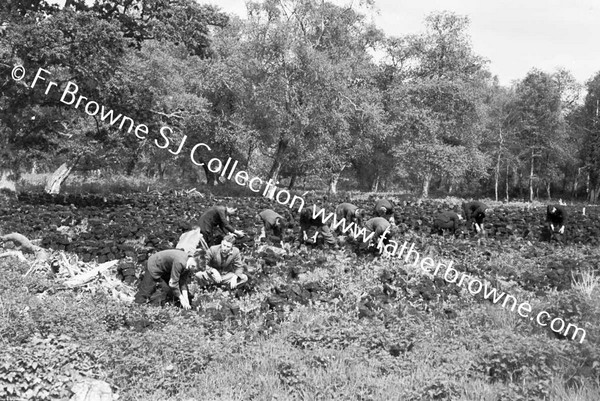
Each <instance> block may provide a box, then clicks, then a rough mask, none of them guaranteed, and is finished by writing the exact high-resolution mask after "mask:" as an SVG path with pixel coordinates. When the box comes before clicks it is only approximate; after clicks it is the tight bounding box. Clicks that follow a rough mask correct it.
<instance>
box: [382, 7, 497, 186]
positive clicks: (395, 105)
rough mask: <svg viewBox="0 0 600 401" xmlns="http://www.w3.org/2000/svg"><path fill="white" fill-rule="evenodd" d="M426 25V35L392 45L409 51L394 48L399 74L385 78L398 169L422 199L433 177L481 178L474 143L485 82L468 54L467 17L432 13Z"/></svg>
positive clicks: (477, 61)
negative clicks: (469, 175) (412, 181)
mask: <svg viewBox="0 0 600 401" xmlns="http://www.w3.org/2000/svg"><path fill="white" fill-rule="evenodd" d="M426 25H427V32H426V33H425V34H423V35H418V36H409V37H406V38H405V39H404V40H397V41H396V44H397V45H398V44H399V45H400V46H408V47H409V49H408V50H404V51H399V50H398V49H397V48H396V49H394V50H395V51H394V54H393V56H394V58H393V59H392V61H393V62H394V63H395V64H396V65H399V66H400V67H401V68H403V70H401V71H396V72H394V73H391V74H389V75H390V76H392V77H393V79H392V83H391V85H390V87H389V89H388V91H387V97H388V101H387V109H388V116H389V117H388V118H389V124H390V125H391V126H392V127H393V130H394V134H395V142H396V145H395V147H394V153H395V155H396V157H397V158H398V159H399V166H398V167H399V169H400V170H403V171H406V172H408V174H409V175H410V176H413V177H415V178H416V179H417V180H418V181H420V183H421V194H422V196H423V197H427V196H428V194H429V188H430V185H431V182H432V180H433V178H434V176H438V177H447V179H448V180H449V181H450V182H457V181H458V180H459V179H460V178H461V177H463V176H464V175H465V174H466V173H467V172H471V173H472V174H473V175H474V176H475V177H482V176H484V175H485V167H486V159H485V157H484V156H483V155H482V154H481V152H480V151H479V150H478V145H479V143H480V141H481V137H480V131H481V122H482V113H483V95H484V93H485V88H486V85H487V79H488V78H489V73H488V72H487V71H486V70H485V69H484V61H483V60H482V59H481V58H480V57H478V56H477V55H475V54H474V53H473V52H472V50H471V46H470V42H469V39H468V36H467V34H466V28H467V26H468V19H467V18H466V17H459V16H457V15H455V14H451V13H446V12H443V13H434V14H432V15H430V16H428V17H427V19H426ZM398 60H400V61H398ZM388 67H389V66H388Z"/></svg>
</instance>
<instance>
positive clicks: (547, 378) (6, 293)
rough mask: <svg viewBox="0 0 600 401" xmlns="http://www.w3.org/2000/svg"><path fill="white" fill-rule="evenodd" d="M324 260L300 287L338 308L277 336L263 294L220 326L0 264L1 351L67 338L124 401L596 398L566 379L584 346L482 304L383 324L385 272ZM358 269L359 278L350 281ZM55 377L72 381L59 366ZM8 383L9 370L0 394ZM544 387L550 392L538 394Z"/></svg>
mask: <svg viewBox="0 0 600 401" xmlns="http://www.w3.org/2000/svg"><path fill="white" fill-rule="evenodd" d="M326 256H327V259H328V260H327V262H325V264H324V265H323V266H320V267H315V268H314V269H312V270H311V271H309V272H307V273H306V274H305V275H304V276H301V278H300V282H311V281H318V282H322V283H331V285H332V290H334V289H338V290H339V291H340V293H341V295H340V299H341V301H340V302H339V303H330V302H318V301H317V302H313V303H312V305H306V306H300V305H298V306H296V307H295V308H293V309H289V308H286V311H284V312H282V313H283V315H282V316H283V320H282V321H281V322H280V324H277V325H275V326H274V329H273V330H267V329H265V323H266V322H267V319H266V316H267V313H265V312H264V311H262V312H261V310H262V309H261V307H260V305H261V303H262V302H263V301H264V299H265V298H266V296H267V295H268V294H265V293H258V294H255V295H252V296H249V297H245V298H242V299H240V300H236V299H229V298H228V295H227V293H220V292H217V293H213V295H212V296H211V297H212V298H213V302H212V303H205V304H203V305H202V307H201V310H204V311H205V310H207V309H208V308H209V307H211V306H214V305H216V304H218V303H219V302H220V301H219V299H221V298H222V299H229V301H228V302H234V303H237V304H238V305H239V306H240V309H241V310H242V312H243V313H242V315H243V316H241V317H240V318H239V319H233V320H225V321H214V320H211V319H210V318H208V317H205V316H203V315H199V314H197V313H193V312H185V311H182V310H179V309H175V308H170V307H166V308H164V309H161V308H152V307H140V306H127V305H124V304H121V303H118V302H116V301H113V300H112V299H110V298H107V297H106V296H104V295H103V294H102V293H96V294H93V293H92V292H89V291H79V292H72V291H58V292H55V293H52V292H50V293H49V292H45V293H44V294H43V295H41V294H36V293H35V290H33V289H34V288H39V286H40V285H43V286H50V287H51V286H52V285H53V284H52V281H48V280H47V279H46V278H45V277H43V276H40V275H38V276H34V277H23V273H24V271H25V270H26V268H27V266H25V265H23V264H21V263H19V262H17V261H16V260H12V259H2V260H0V268H1V269H2V270H3V271H4V272H6V274H3V275H2V276H0V289H2V291H1V295H0V333H1V334H2V340H1V345H2V347H3V350H4V351H3V352H4V353H6V352H9V353H11V352H12V351H14V352H12V354H14V353H15V352H16V351H17V350H19V349H22V348H20V347H26V348H24V349H29V350H31V349H34V350H35V349H36V348H35V347H34V346H32V345H31V344H32V343H31V341H33V340H35V339H36V338H46V337H47V336H48V335H50V334H52V335H54V336H56V337H59V336H66V337H65V338H67V340H65V341H66V342H68V343H69V344H71V345H72V346H73V347H74V348H73V350H77V351H76V352H74V351H72V350H71V351H70V353H69V354H68V355H67V354H66V353H61V352H60V349H54V348H52V349H49V350H48V352H49V353H50V352H52V353H53V355H54V357H53V358H55V359H57V362H56V366H62V365H60V361H64V362H68V364H69V365H70V366H72V367H74V368H76V369H78V370H79V371H81V372H84V374H86V375H91V376H93V377H96V378H99V379H102V380H105V381H107V382H109V383H111V385H113V388H114V389H115V391H116V392H118V393H119V394H120V396H121V398H120V399H123V400H197V399H203V400H204V399H206V400H250V399H257V400H274V399H286V400H288V399H289V400H384V399H385V400H388V399H390V400H421V399H460V400H498V399H531V400H533V399H543V397H544V395H543V394H545V397H547V398H546V399H556V400H558V399H570V400H592V399H598V397H600V391H599V390H598V387H597V385H596V384H593V383H586V384H585V385H584V387H571V388H569V387H567V386H566V385H565V382H564V380H563V379H561V377H562V376H560V373H561V372H566V371H573V370H574V369H575V368H576V366H575V365H576V364H577V360H576V359H575V357H576V356H577V355H580V353H581V352H582V351H581V348H578V347H580V346H579V344H574V343H566V342H560V343H557V342H556V340H553V339H551V338H549V337H548V336H546V335H545V334H544V333H543V332H542V331H541V330H534V329H531V328H527V323H526V322H523V321H522V320H519V318H518V317H516V314H514V313H512V312H510V311H507V310H505V309H502V308H499V307H498V306H494V305H491V304H486V303H480V302H477V301H476V300H475V299H473V298H466V299H462V300H460V299H450V300H448V301H445V302H441V303H440V304H439V305H436V304H431V305H430V307H432V308H433V310H432V312H429V313H427V312H425V311H424V310H423V309H422V308H419V307H418V305H417V307H416V308H415V307H413V306H410V304H409V303H405V302H400V304H398V305H389V306H385V305H382V306H381V308H383V309H381V310H380V311H379V312H376V316H375V317H374V318H361V317H360V316H359V313H358V310H357V309H356V307H355V306H354V305H357V304H358V303H359V302H360V300H361V299H365V296H367V294H368V293H369V292H370V291H372V290H374V289H376V288H378V286H379V284H378V281H377V272H379V271H382V270H383V269H386V268H389V263H388V262H385V261H375V262H372V263H368V262H367V261H366V260H362V261H361V260H356V259H353V258H352V257H344V256H341V257H335V256H332V255H326ZM349 263H353V265H352V266H353V268H352V273H351V274H348V272H346V269H347V266H348V264H349ZM386 263H387V264H386ZM409 275H410V277H409V278H408V280H409V281H411V280H418V279H419V277H420V276H419V275H418V273H417V272H416V271H415V272H410V271H409ZM392 307H393V308H396V307H399V308H400V309H399V310H400V311H401V313H400V315H397V316H400V317H397V318H394V320H392V321H389V322H388V323H386V319H389V316H392V315H386V314H385V313H384V312H385V309H386V308H392ZM438 308H439V309H441V308H453V309H454V310H455V311H456V312H457V317H456V318H455V319H451V320H448V319H446V318H444V317H441V315H439V314H438V313H436V312H435V311H436V310H439V309H438ZM388 312H389V311H388ZM384 316H388V318H383V317H384ZM141 317H144V318H145V319H147V320H148V321H149V322H151V326H150V327H149V328H148V329H146V330H140V331H138V330H136V329H132V328H128V327H127V326H126V325H123V324H116V325H115V326H114V327H113V328H110V326H109V325H108V324H107V323H106V322H107V320H109V321H114V320H115V319H116V320H117V321H122V320H123V319H125V321H135V320H136V319H140V318H141ZM111 319H112V320H111ZM119 319H121V320H119ZM382 319H383V320H382ZM524 328H525V329H524ZM399 344H400V345H401V344H412V346H411V347H410V350H407V349H404V348H402V347H403V346H401V347H400V348H401V349H400V351H398V352H399V353H398V354H397V356H393V355H391V354H390V350H391V347H392V346H395V345H399ZM557 344H560V346H561V347H563V348H560V347H559V348H556V345H557ZM63 346H66V344H63ZM32 347H33V348H32ZM11 350H12V351H11ZM541 350H544V352H548V353H549V355H552V356H554V357H555V358H556V360H557V361H558V362H553V364H551V366H552V370H551V371H548V372H546V371H545V370H543V369H540V370H536V369H537V368H536V366H537V364H538V362H537V358H540V357H541V355H542V354H539V352H540V351H541ZM20 352H22V351H20ZM30 352H33V351H26V353H25V354H26V355H29V354H28V353H30ZM35 352H38V351H35ZM42 355H45V354H42ZM561 355H562V357H561ZM565 356H570V357H571V358H572V359H569V358H568V357H567V358H566V359H565ZM21 358H25V356H21ZM47 359H48V362H47V361H40V362H39V363H40V367H38V370H37V371H35V372H31V374H32V375H33V376H32V377H35V376H36V375H39V376H38V377H39V378H40V379H43V378H44V375H50V373H49V372H50V364H51V363H52V362H51V361H53V360H54V359H51V358H50V357H48V358H47ZM494 363H496V364H497V365H493V364H494ZM511 363H515V364H516V365H515V366H531V368H532V369H533V372H532V373H531V374H530V375H529V376H524V377H522V378H519V377H514V378H513V379H503V380H490V378H489V376H488V370H487V369H488V368H486V367H485V366H498V367H500V366H503V365H502V364H511ZM46 364H47V365H46ZM496 369H497V368H496ZM45 372H47V373H45ZM58 373H61V374H64V375H66V374H67V372H66V371H65V370H64V369H63V368H62V367H61V368H58ZM3 374H4V375H6V372H2V371H0V383H1V382H2V379H4V378H5V377H6V376H3ZM66 377H71V376H66ZM540 382H541V383H543V386H544V387H542V390H541V392H539V391H538V390H536V388H537V387H536V386H537V384H538V383H540ZM501 397H505V398H501Z"/></svg>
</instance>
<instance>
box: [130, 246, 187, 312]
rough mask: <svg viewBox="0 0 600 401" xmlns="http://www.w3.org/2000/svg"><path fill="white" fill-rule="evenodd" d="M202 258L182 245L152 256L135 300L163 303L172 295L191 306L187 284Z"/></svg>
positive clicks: (140, 302) (137, 301) (182, 303)
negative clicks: (189, 254)
mask: <svg viewBox="0 0 600 401" xmlns="http://www.w3.org/2000/svg"><path fill="white" fill-rule="evenodd" d="M198 262H199V261H198V259H197V258H193V257H188V254H187V252H185V251H183V250H180V249H168V250H165V251H160V252H157V253H155V254H154V255H152V256H150V258H149V259H148V263H147V265H146V270H145V271H144V277H143V278H142V281H141V283H140V287H139V291H138V292H137V294H136V295H135V302H136V303H138V304H142V303H146V302H151V303H156V304H159V305H163V304H164V303H165V302H167V301H168V300H169V298H175V299H179V302H180V303H181V306H182V307H183V308H184V309H190V303H189V295H188V286H187V285H188V282H189V279H190V272H191V271H193V270H195V269H196V268H197V267H198V264H199V263H198Z"/></svg>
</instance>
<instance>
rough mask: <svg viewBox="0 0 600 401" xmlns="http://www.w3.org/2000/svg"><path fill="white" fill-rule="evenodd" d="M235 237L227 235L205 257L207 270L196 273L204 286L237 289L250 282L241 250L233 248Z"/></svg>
mask: <svg viewBox="0 0 600 401" xmlns="http://www.w3.org/2000/svg"><path fill="white" fill-rule="evenodd" d="M234 243H235V237H234V236H233V235H231V234H229V235H226V236H225V238H223V241H221V245H215V246H211V247H210V248H209V249H208V251H206V255H205V257H204V261H205V270H204V271H202V272H198V273H196V277H197V278H198V279H200V280H201V282H203V284H226V285H229V288H231V289H235V288H237V287H239V286H241V285H242V284H244V283H246V281H248V276H247V275H246V274H244V262H243V261H242V256H241V254H240V250H239V249H238V248H236V247H235V246H233V244H234Z"/></svg>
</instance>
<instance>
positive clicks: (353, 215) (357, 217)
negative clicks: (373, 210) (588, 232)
mask: <svg viewBox="0 0 600 401" xmlns="http://www.w3.org/2000/svg"><path fill="white" fill-rule="evenodd" d="M335 214H336V217H337V220H338V221H339V220H341V219H345V220H346V222H347V223H352V222H354V223H356V224H357V225H362V222H363V219H364V217H365V210H364V209H361V208H359V207H358V206H356V205H353V204H352V203H348V202H344V203H340V204H339V205H338V206H337V207H336V208H335Z"/></svg>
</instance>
